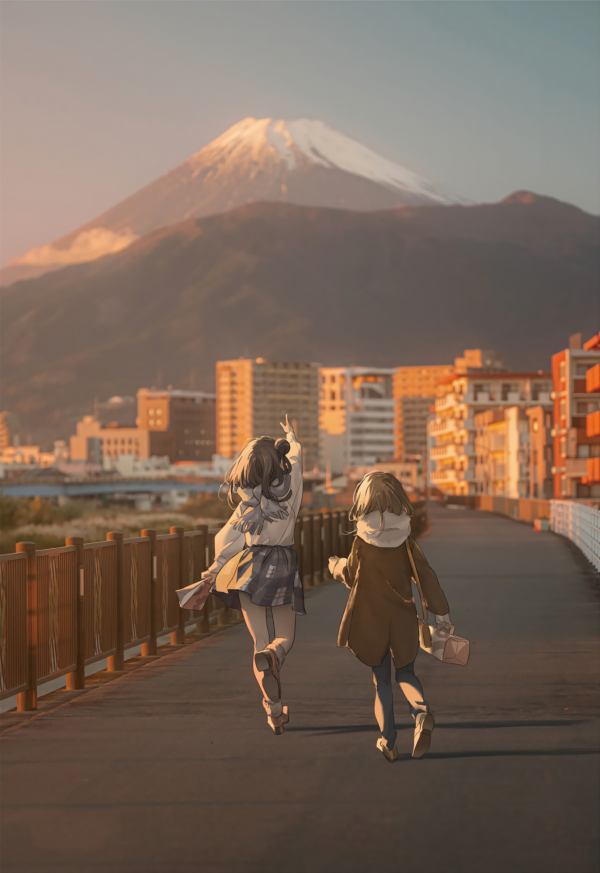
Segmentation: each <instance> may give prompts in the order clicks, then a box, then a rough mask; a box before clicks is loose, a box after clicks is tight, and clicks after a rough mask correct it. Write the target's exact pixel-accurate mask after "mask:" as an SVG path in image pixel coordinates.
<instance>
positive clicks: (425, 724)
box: [412, 712, 435, 758]
mask: <svg viewBox="0 0 600 873" xmlns="http://www.w3.org/2000/svg"><path fill="white" fill-rule="evenodd" d="M434 727H435V719H434V717H433V715H432V714H431V713H430V712H420V713H419V714H418V716H417V719H416V724H415V743H414V746H413V753H412V756H413V758H420V757H422V755H424V754H425V752H427V751H428V750H429V744H430V743H431V732H432V731H433V729H434Z"/></svg>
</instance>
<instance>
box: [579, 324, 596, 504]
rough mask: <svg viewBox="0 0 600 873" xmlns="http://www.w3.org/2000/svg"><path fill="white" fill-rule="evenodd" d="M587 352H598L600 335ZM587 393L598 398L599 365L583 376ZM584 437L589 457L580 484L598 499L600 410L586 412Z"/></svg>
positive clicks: (588, 347)
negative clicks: (583, 477) (586, 441)
mask: <svg viewBox="0 0 600 873" xmlns="http://www.w3.org/2000/svg"><path fill="white" fill-rule="evenodd" d="M584 349H586V350H587V351H595V350H599V351H600V334H597V335H596V336H594V337H592V339H591V340H588V342H587V343H586V344H585V345H584ZM585 376H586V389H587V393H588V394H590V395H592V396H594V395H595V397H598V396H600V364H594V366H593V367H590V369H589V370H588V371H587V373H586V374H585ZM585 427H586V430H585V432H586V436H587V437H588V438H589V439H590V443H589V446H590V447H589V457H588V459H587V475H586V477H585V479H582V480H581V481H582V484H583V485H587V486H588V488H589V496H590V497H600V445H599V444H598V442H596V440H600V408H599V409H595V410H593V411H592V412H588V414H587V416H586V426H585Z"/></svg>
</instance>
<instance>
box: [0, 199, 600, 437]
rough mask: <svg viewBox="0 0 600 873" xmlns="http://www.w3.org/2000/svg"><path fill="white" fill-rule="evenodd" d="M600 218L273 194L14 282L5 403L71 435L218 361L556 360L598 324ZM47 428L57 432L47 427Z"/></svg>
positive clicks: (519, 364) (524, 205)
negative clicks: (495, 356)
mask: <svg viewBox="0 0 600 873" xmlns="http://www.w3.org/2000/svg"><path fill="white" fill-rule="evenodd" d="M599 223H600V222H599V219H598V218H597V217H595V216H591V215H588V214H587V213H585V212H582V211H581V210H579V209H577V208H575V207H573V206H569V205H567V204H564V203H560V202H558V201H556V200H552V199H550V198H545V197H537V196H535V195H531V194H529V193H527V192H519V193H517V194H515V195H513V196H511V197H509V198H508V199H507V200H505V201H504V202H501V203H496V204H487V205H481V206H427V207H423V206H421V207H401V208H398V209H393V210H385V211H380V212H350V211H345V210H338V209H322V208H307V207H300V206H292V205H289V204H281V203H259V204H251V205H248V206H243V207H240V208H238V209H236V210H233V211H231V212H228V213H224V214H220V215H215V216H211V217H209V218H203V219H189V220H187V221H185V222H182V223H180V224H177V225H173V226H171V227H167V228H162V229H160V230H157V231H154V232H152V233H150V234H147V235H146V236H144V237H142V238H141V239H139V240H137V241H136V242H134V243H133V244H132V245H131V246H129V247H128V248H126V249H125V250H123V251H121V252H118V253H117V254H114V255H109V256H107V257H104V258H102V259H100V260H97V261H93V262H91V263H88V264H79V265H74V266H69V267H65V268H63V269H61V270H57V271H55V272H52V273H48V274H46V275H44V276H42V277H40V278H38V279H32V280H28V281H22V282H19V283H17V284H15V285H13V286H11V287H10V288H8V289H4V290H3V318H2V354H3V358H4V366H3V367H2V380H3V381H2V405H3V408H4V409H8V410H10V411H11V412H14V413H17V414H18V415H19V416H20V418H21V423H22V430H23V432H24V433H25V432H31V433H33V434H48V435H49V434H50V433H52V434H53V435H54V436H60V435H62V436H67V435H69V434H70V433H72V432H74V422H75V419H76V417H77V415H80V414H83V413H85V412H91V410H92V406H93V401H94V398H95V397H97V398H98V399H99V400H104V399H106V398H107V397H110V396H112V395H114V394H121V395H130V394H135V392H136V390H137V389H138V388H140V387H143V386H147V387H151V386H152V385H155V384H156V382H157V375H156V374H157V370H158V369H160V370H161V371H162V380H163V386H164V385H166V384H167V383H171V384H173V385H175V386H176V387H187V386H188V385H189V379H190V372H191V371H193V372H194V374H195V384H196V387H197V388H201V389H205V390H214V368H215V361H216V360H219V359H227V358H238V357H240V356H250V357H265V358H271V359H274V360H277V359H279V360H310V361H320V362H321V363H323V364H327V365H335V364H338V365H344V364H356V365H369V366H371V365H381V366H398V365H403V364H404V365H406V364H441V363H447V362H448V363H450V362H452V361H453V359H454V357H455V356H457V355H459V354H461V353H462V351H463V349H464V348H477V347H480V348H497V349H499V350H500V351H501V352H502V354H503V356H504V360H505V363H506V365H507V366H509V367H511V368H513V369H519V370H524V369H525V370H534V371H537V370H538V369H543V370H548V368H549V365H550V356H551V355H552V354H553V353H554V352H556V351H558V350H560V349H562V348H564V347H565V344H566V340H567V337H568V336H569V334H571V333H575V332H577V331H583V332H584V333H589V334H590V335H591V334H593V333H595V332H596V331H598V329H599V328H600V325H599V324H598V312H599V309H598V280H599V278H600V277H599V260H598V231H599ZM38 438H39V436H38Z"/></svg>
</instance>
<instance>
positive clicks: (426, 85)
mask: <svg viewBox="0 0 600 873" xmlns="http://www.w3.org/2000/svg"><path fill="white" fill-rule="evenodd" d="M0 14H1V18H2V22H1V23H2V33H1V46H0V48H1V72H2V86H1V87H2V91H1V107H2V131H1V165H0V171H1V182H2V187H1V200H0V206H1V210H2V234H1V242H2V263H6V262H7V261H8V260H9V259H10V258H12V257H15V256H17V255H20V254H22V253H24V252H25V251H27V250H28V249H29V248H31V247H33V246H41V245H44V244H46V243H49V242H52V241H53V240H55V239H57V238H59V237H60V236H62V235H64V234H66V233H69V232H70V231H72V230H75V229H76V228H77V227H79V226H80V225H81V224H83V223H85V222H87V221H89V220H91V219H92V218H95V217H96V216H97V215H99V214H100V213H102V212H104V211H105V210H106V209H108V208H110V207H112V206H114V205H115V204H116V203H118V202H119V201H120V200H122V199H124V198H125V197H127V196H129V195H130V194H132V193H134V192H135V191H136V190H138V189H139V188H141V187H143V186H144V185H146V184H148V183H149V182H152V181H154V179H156V178H157V177H158V176H161V175H163V174H164V173H166V172H168V171H169V170H171V169H172V168H173V167H175V166H177V165H178V164H180V163H182V162H183V161H184V160H186V159H187V158H188V157H189V156H190V155H191V154H193V153H194V152H196V151H198V150H199V149H201V148H202V147H203V146H205V145H207V144H208V143H209V142H210V141H211V140H212V139H214V138H215V137H216V136H218V135H219V134H221V133H222V132H223V131H224V130H226V129H227V128H228V127H230V126H231V125H232V124H235V123H236V122H237V121H239V120H241V119H242V118H244V117H247V116H252V117H255V118H265V117H272V118H283V119H286V120H291V119H294V118H313V119H319V120H321V121H324V122H325V123H326V124H328V125H329V126H330V127H333V128H335V129H337V130H340V131H341V132H343V133H345V134H346V135H347V136H350V137H352V138H353V139H355V140H357V141H359V142H361V143H363V144H364V145H366V146H368V147H370V148H372V149H374V150H375V151H376V152H379V153H380V154H381V155H383V156H384V157H386V158H389V159H390V160H393V161H396V162H397V163H399V164H401V165H403V166H406V167H408V168H409V169H410V170H412V171H414V172H416V173H418V174H420V175H422V176H424V177H425V178H427V179H428V180H430V181H432V182H434V183H438V184H440V185H441V186H442V187H443V188H445V189H446V190H449V191H454V192H456V193H458V194H460V195H462V196H463V197H466V198H469V199H471V200H474V201H476V202H491V201H497V200H500V199H502V198H503V197H506V196H508V195H509V194H510V193H511V192H513V191H516V190H519V189H527V190H532V191H535V192H537V193H539V194H546V195H550V196H553V197H557V198H559V199H561V200H565V201H567V202H570V203H574V204H576V205H577V206H579V207H581V208H582V209H585V210H587V211H588V212H593V213H596V214H597V213H599V212H600V167H599V163H598V154H600V100H599V97H600V94H599V91H600V49H599V46H600V4H599V3H597V2H588V0H551V2H547V0H518V2H507V0H489V2H483V0H479V2H471V0H429V2H426V0H414V2H412V0H406V2H395V0H392V2H379V0H358V2H346V0H321V2H307V0H290V2H282V0H276V2H262V0H239V2H237V0H231V2H225V0H214V2H201V0H151V2H150V0H129V2H127V0H87V2H73V0H67V2H65V0H53V2H47V0H41V2H39V0H29V2H22V0H4V2H2V4H1V11H0Z"/></svg>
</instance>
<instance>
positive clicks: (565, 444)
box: [560, 437, 567, 458]
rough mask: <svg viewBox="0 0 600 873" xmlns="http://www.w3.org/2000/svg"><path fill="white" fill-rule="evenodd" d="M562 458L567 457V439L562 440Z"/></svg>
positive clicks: (562, 438)
mask: <svg viewBox="0 0 600 873" xmlns="http://www.w3.org/2000/svg"><path fill="white" fill-rule="evenodd" d="M560 456H561V458H566V457H567V438H566V437H561V440H560Z"/></svg>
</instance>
